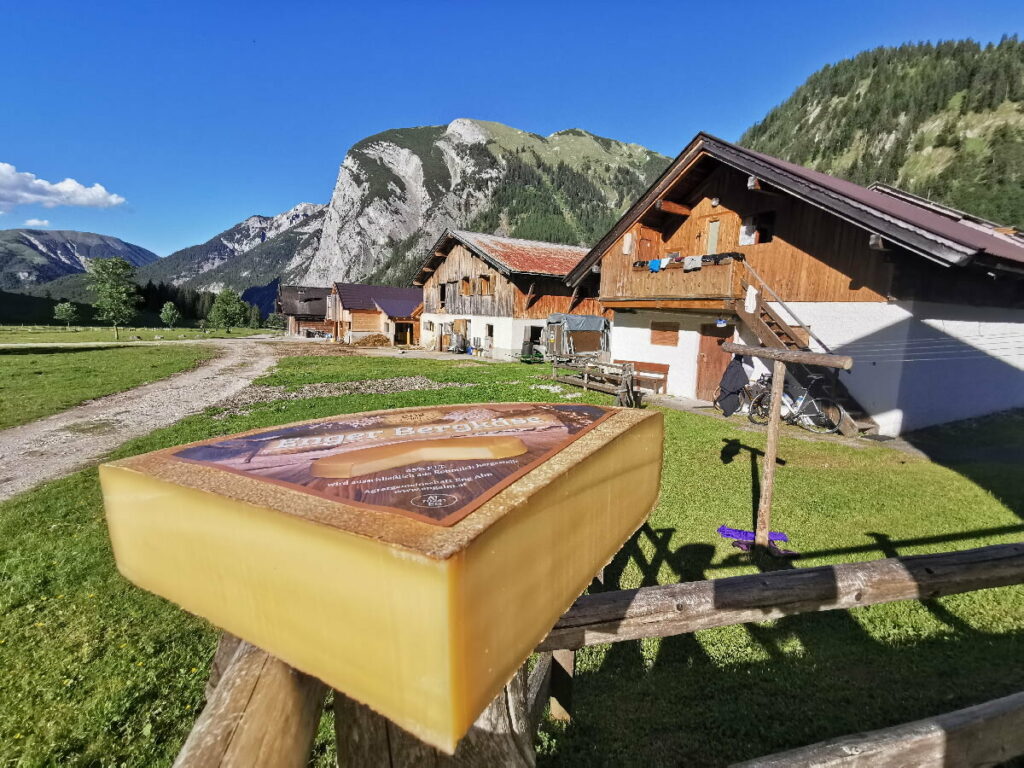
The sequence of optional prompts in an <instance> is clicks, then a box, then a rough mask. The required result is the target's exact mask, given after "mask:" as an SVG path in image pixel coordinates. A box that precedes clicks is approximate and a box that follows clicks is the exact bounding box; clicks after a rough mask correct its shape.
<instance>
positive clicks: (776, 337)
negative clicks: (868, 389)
mask: <svg viewBox="0 0 1024 768" xmlns="http://www.w3.org/2000/svg"><path fill="white" fill-rule="evenodd" d="M744 266H747V265H744ZM748 269H750V268H749V266H748ZM751 271H752V270H751ZM754 276H755V277H758V279H760V278H759V276H758V275H757V273H754ZM741 285H742V287H743V290H744V291H746V290H747V288H748V285H747V283H741ZM764 287H765V288H767V286H764ZM769 290H770V289H769ZM736 304H737V306H736V314H737V315H739V317H740V320H741V321H742V322H743V324H744V325H745V326H747V328H749V329H750V330H751V331H752V332H753V333H754V335H755V336H757V338H758V341H760V342H761V343H762V344H763V345H764V346H766V347H774V348H776V349H792V350H794V351H800V352H813V351H815V350H812V349H811V347H810V336H811V334H810V331H809V329H807V328H806V326H803V325H798V326H797V327H793V326H792V325H790V324H789V323H787V322H786V321H785V320H783V319H782V317H781V316H780V315H779V313H778V312H776V311H775V310H774V309H772V307H771V306H770V305H769V304H768V302H767V301H765V299H764V296H763V295H762V292H761V291H758V293H757V307H756V308H755V309H754V311H753V312H747V311H746V309H745V307H744V305H743V300H742V299H741V300H738V301H737V302H736ZM787 370H788V372H789V374H790V375H791V376H792V377H793V378H794V379H796V381H797V382H798V383H799V384H800V385H801V386H807V383H808V381H809V379H808V377H809V376H810V375H811V374H812V373H815V374H819V375H820V374H821V373H822V372H823V371H822V369H818V368H813V367H810V366H806V365H794V364H790V365H788V366H787ZM825 373H826V374H827V375H828V377H829V378H828V381H826V382H825V385H824V391H825V394H827V395H828V396H829V397H831V398H832V399H833V400H835V401H836V402H837V403H839V404H840V405H841V406H843V410H844V411H846V418H844V419H843V422H842V424H840V425H839V432H840V433H841V434H843V435H847V436H856V435H871V434H877V433H878V424H877V423H876V422H875V420H874V419H872V418H871V416H869V415H868V414H867V412H866V411H865V410H864V409H863V408H862V407H861V405H860V404H859V403H858V402H857V401H856V400H855V399H854V398H853V395H851V394H850V392H849V390H848V389H847V388H846V387H845V386H844V385H843V383H842V381H840V380H839V371H835V370H829V371H825Z"/></svg>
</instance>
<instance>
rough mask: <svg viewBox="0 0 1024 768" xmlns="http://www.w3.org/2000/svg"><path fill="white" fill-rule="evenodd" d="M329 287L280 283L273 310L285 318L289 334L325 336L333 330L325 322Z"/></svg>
mask: <svg viewBox="0 0 1024 768" xmlns="http://www.w3.org/2000/svg"><path fill="white" fill-rule="evenodd" d="M328 294H330V289H329V288H315V287H312V286H306V285H282V286H279V287H278V290H277V300H276V301H275V307H274V311H275V312H277V314H279V315H284V316H285V317H286V318H287V327H286V331H287V333H288V335H289V336H301V337H315V336H327V335H328V334H331V333H333V332H334V328H333V325H332V324H331V323H329V322H327V320H326V318H325V314H326V311H327V296H328Z"/></svg>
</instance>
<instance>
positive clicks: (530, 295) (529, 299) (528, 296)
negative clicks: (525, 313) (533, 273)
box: [523, 282, 536, 309]
mask: <svg viewBox="0 0 1024 768" xmlns="http://www.w3.org/2000/svg"><path fill="white" fill-rule="evenodd" d="M535 285H536V283H533V282H531V283H530V290H528V291H527V292H526V303H525V304H524V305H523V307H524V309H529V308H530V306H531V305H532V304H533V299H534V295H533V288H534V286H535Z"/></svg>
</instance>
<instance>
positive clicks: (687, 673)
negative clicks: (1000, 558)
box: [539, 526, 1024, 768]
mask: <svg viewBox="0 0 1024 768" xmlns="http://www.w3.org/2000/svg"><path fill="white" fill-rule="evenodd" d="M673 533H674V529H671V528H662V529H654V528H652V527H650V526H644V527H643V528H641V529H640V531H638V532H637V534H636V535H635V536H634V537H633V539H631V540H630V542H629V543H628V544H627V545H626V547H624V549H623V551H622V552H620V553H619V555H618V556H617V557H616V558H615V560H613V561H612V563H610V564H609V565H608V566H607V567H606V568H605V571H604V583H603V585H600V586H598V585H596V584H595V585H593V589H594V591H613V590H616V589H619V587H620V579H621V577H622V574H623V572H624V571H625V568H626V566H627V565H629V563H630V561H633V562H635V563H636V565H637V566H638V567H639V568H640V571H641V574H642V583H643V585H645V586H651V585H654V584H656V583H658V573H659V572H660V571H662V570H663V569H665V568H669V569H671V570H672V571H673V572H674V573H675V574H677V576H678V578H679V580H680V581H700V580H703V579H705V578H706V577H707V575H708V574H707V571H708V570H709V567H710V565H711V561H712V558H713V557H714V552H715V550H714V547H712V546H711V545H707V544H688V545H684V546H681V547H679V548H678V549H675V550H672V549H671V548H670V546H669V542H670V541H671V537H672V534H673ZM875 539H876V545H877V547H878V548H879V550H880V551H881V552H882V554H884V555H887V556H893V557H895V556H898V554H899V553H898V551H897V548H896V545H895V544H894V543H893V542H892V541H891V540H890V539H888V537H886V536H885V535H884V534H875ZM644 540H646V542H649V543H650V545H651V546H650V547H649V548H648V550H649V551H650V550H653V551H651V554H650V556H646V555H645V554H644V553H643V551H642V548H641V543H642V542H644ZM790 568H793V564H792V563H791V562H789V561H788V560H785V559H781V560H775V559H770V560H767V561H765V563H764V568H763V570H778V569H790ZM908 568H909V569H910V571H911V573H912V574H913V572H914V570H915V566H912V565H908ZM925 570H927V569H925ZM806 575H807V577H808V579H812V580H815V581H817V582H820V583H819V584H818V586H819V587H820V589H818V590H812V591H813V593H814V595H815V597H814V602H820V603H821V604H826V603H829V602H830V599H829V597H828V595H829V594H832V595H834V594H836V592H837V587H836V584H835V579H834V576H833V575H832V574H831V570H830V569H828V568H827V567H822V568H815V569H808V571H807V574H806ZM740 578H741V579H742V578H746V579H749V578H751V577H740ZM755 578H756V577H755ZM662 580H663V581H664V578H663V579H662ZM830 580H831V581H830ZM737 581H738V580H737ZM733 584H736V582H735V581H734V582H733ZM764 584H765V586H766V587H767V582H764ZM830 585H831V591H830ZM719 586H721V587H722V589H718V588H717V587H719ZM730 586H732V584H730V583H722V582H718V583H716V589H715V593H714V594H715V607H716V608H723V609H726V610H728V609H730V608H737V607H743V602H744V600H748V599H750V598H749V594H748V592H749V590H740V589H737V590H730V589H729V587H730ZM736 586H739V585H738V584H736ZM954 600H955V598H954ZM808 610H814V609H813V607H809V608H808ZM861 610H862V611H864V612H865V613H862V614H861V619H860V620H858V618H856V617H855V616H854V615H852V614H851V613H850V612H848V611H835V610H832V611H822V612H816V613H805V614H800V615H794V616H789V617H786V618H782V619H779V620H777V621H775V622H773V623H771V624H741V625H735V626H729V627H723V628H719V629H710V630H704V631H702V632H700V633H698V634H686V635H679V636H675V637H669V638H664V639H661V640H646V641H627V642H621V643H614V644H611V645H609V646H598V647H593V648H585V649H583V650H581V651H580V652H579V653H578V656H577V660H578V661H577V677H576V680H577V684H578V685H577V688H576V691H575V694H574V712H573V715H574V719H573V721H572V722H571V723H570V724H568V725H563V724H557V723H553V722H550V721H549V722H546V723H545V724H543V725H542V729H541V733H542V736H541V743H542V750H541V757H540V760H539V764H540V765H542V766H643V767H644V768H654V767H655V766H680V765H686V766H715V765H724V764H727V763H731V762H734V761H738V760H745V759H751V758H755V757H758V756H761V755H768V754H771V753H774V752H778V751H782V750H786V749H792V748H795V747H799V746H803V745H807V744H811V743H814V742H816V741H820V740H823V739H828V738H834V737H839V736H843V735H847V734H852V733H856V732H858V731H863V730H872V729H876V728H883V727H888V726H891V725H896V724H899V723H904V722H909V721H913V720H916V719H919V718H922V717H928V716H932V715H937V714H941V713H944V712H949V711H952V710H955V709H959V708H962V707H966V706H970V705H973V704H977V703H979V702H982V701H987V700H990V699H995V698H998V697H1000V696H1004V695H1007V694H1010V693H1015V692H1017V691H1019V690H1021V689H1022V688H1024V667H1022V666H1021V665H1020V664H1019V659H1020V658H1021V654H1022V653H1024V632H1016V631H1015V632H1010V633H990V632H985V631H981V630H978V629H975V628H974V627H972V626H971V624H969V623H968V622H967V621H964V620H963V619H962V618H961V617H960V616H958V615H956V613H954V612H953V611H952V610H950V608H949V607H948V604H947V603H945V602H940V601H936V600H925V601H922V602H905V603H895V604H891V605H888V606H877V607H874V608H871V607H869V608H865V609H861ZM872 611H874V612H875V613H873V614H870V613H868V612H872ZM932 620H936V621H938V622H939V623H941V625H944V626H942V628H941V629H938V630H936V628H935V625H934V622H933V621H932ZM867 626H870V627H872V631H871V632H869V631H868V630H867V629H866V627H867ZM907 626H909V627H912V629H911V631H909V632H907V631H903V630H904V627H907ZM925 628H927V629H925Z"/></svg>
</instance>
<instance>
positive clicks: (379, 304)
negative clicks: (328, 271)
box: [326, 283, 422, 345]
mask: <svg viewBox="0 0 1024 768" xmlns="http://www.w3.org/2000/svg"><path fill="white" fill-rule="evenodd" d="M421 303H422V293H421V291H420V290H419V289H417V288H402V287H398V286H393V285H364V284H362V283H334V285H332V286H331V288H330V293H329V296H328V300H327V309H326V317H327V322H328V323H329V324H330V325H331V328H332V333H333V335H334V338H335V339H336V340H338V341H342V342H345V343H347V344H351V343H353V342H355V341H359V340H360V339H362V338H365V337H366V336H371V335H377V334H379V335H383V336H386V337H387V338H388V340H389V341H390V342H391V343H392V344H401V345H413V344H418V343H419V316H420V311H421V309H422V307H421Z"/></svg>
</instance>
